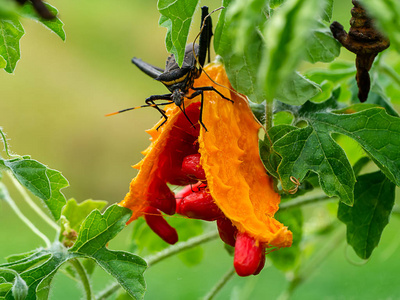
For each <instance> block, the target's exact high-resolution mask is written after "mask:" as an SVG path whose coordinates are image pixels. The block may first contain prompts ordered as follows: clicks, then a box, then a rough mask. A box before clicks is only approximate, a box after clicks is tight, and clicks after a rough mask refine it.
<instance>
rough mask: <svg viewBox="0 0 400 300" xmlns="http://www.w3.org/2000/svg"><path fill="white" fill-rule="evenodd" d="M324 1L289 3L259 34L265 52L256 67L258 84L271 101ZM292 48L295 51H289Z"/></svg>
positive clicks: (297, 59) (294, 64) (291, 0)
mask: <svg viewBox="0 0 400 300" xmlns="http://www.w3.org/2000/svg"><path fill="white" fill-rule="evenodd" d="M322 5H324V1H319V0H309V1H303V0H289V1H287V2H285V3H284V4H283V5H282V6H281V7H280V8H279V10H277V11H276V12H275V13H274V14H273V16H272V17H271V18H270V20H269V21H268V22H267V24H266V28H265V30H264V32H263V36H264V40H265V41H266V45H265V50H264V51H263V57H262V61H261V65H260V68H259V74H258V75H259V78H260V83H261V85H262V87H263V89H264V91H265V93H266V95H267V101H272V99H273V98H274V97H275V93H276V91H277V88H278V87H279V86H280V84H281V83H282V82H285V81H286V80H287V78H288V77H289V76H291V74H292V73H293V72H294V70H295V68H296V67H297V65H298V63H299V62H300V59H301V58H302V56H303V54H304V51H305V45H306V43H305V42H304V41H306V40H307V39H308V38H309V36H310V34H311V29H312V28H313V27H314V26H315V22H316V19H315V18H316V16H318V15H319V14H320V12H321V10H322V8H323V7H322ZM293 49H296V50H295V51H293Z"/></svg>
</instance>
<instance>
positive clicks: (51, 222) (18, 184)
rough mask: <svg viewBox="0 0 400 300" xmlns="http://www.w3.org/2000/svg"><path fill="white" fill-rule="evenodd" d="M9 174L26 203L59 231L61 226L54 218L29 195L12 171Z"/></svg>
mask: <svg viewBox="0 0 400 300" xmlns="http://www.w3.org/2000/svg"><path fill="white" fill-rule="evenodd" d="M7 174H8V176H9V177H10V178H11V181H12V182H13V183H14V185H15V187H16V188H17V190H18V192H19V193H20V194H21V195H22V198H23V199H24V200H25V202H26V203H28V205H29V206H30V207H31V208H32V209H33V211H34V212H36V213H37V214H38V215H39V216H40V217H41V218H42V219H43V221H45V222H46V223H47V224H49V225H50V226H51V227H53V228H54V229H55V230H56V231H57V232H59V231H60V227H59V226H58V225H57V224H56V223H55V222H54V221H53V220H52V219H50V218H49V217H48V216H47V215H46V214H45V213H44V212H43V211H42V210H41V209H40V208H39V206H37V205H36V203H35V202H34V201H33V200H32V198H31V197H29V195H28V193H27V192H26V190H25V189H24V188H23V187H22V185H21V184H20V183H19V182H18V180H17V179H15V177H14V176H12V175H11V174H10V173H8V172H7Z"/></svg>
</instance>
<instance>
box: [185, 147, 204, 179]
mask: <svg viewBox="0 0 400 300" xmlns="http://www.w3.org/2000/svg"><path fill="white" fill-rule="evenodd" d="M182 172H183V173H184V174H186V175H187V176H189V177H194V178H196V179H198V180H205V179H206V174H205V173H204V170H203V167H202V166H201V165H200V154H199V153H196V154H192V155H188V156H186V157H185V158H184V159H183V162H182Z"/></svg>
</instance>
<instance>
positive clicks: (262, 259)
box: [253, 249, 265, 275]
mask: <svg viewBox="0 0 400 300" xmlns="http://www.w3.org/2000/svg"><path fill="white" fill-rule="evenodd" d="M264 266H265V251H264V249H263V252H262V253H261V261H260V264H259V265H258V267H257V270H256V271H255V272H254V273H253V275H258V274H260V272H261V270H262V269H264Z"/></svg>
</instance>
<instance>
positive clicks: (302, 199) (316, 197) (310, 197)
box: [279, 194, 337, 209]
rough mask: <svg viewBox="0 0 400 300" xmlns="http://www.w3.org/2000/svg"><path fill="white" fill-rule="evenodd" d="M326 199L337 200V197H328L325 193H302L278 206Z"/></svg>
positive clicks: (291, 205) (304, 203)
mask: <svg viewBox="0 0 400 300" xmlns="http://www.w3.org/2000/svg"><path fill="white" fill-rule="evenodd" d="M326 200H337V198H336V197H328V196H327V195H325V194H319V195H304V196H300V197H298V198H295V199H294V200H290V201H287V202H283V203H281V204H280V205H279V208H280V209H287V208H289V209H290V208H296V207H299V206H303V205H306V204H312V203H314V202H319V201H326Z"/></svg>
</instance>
